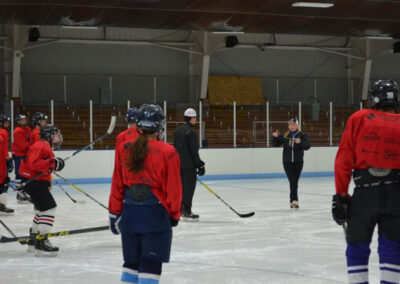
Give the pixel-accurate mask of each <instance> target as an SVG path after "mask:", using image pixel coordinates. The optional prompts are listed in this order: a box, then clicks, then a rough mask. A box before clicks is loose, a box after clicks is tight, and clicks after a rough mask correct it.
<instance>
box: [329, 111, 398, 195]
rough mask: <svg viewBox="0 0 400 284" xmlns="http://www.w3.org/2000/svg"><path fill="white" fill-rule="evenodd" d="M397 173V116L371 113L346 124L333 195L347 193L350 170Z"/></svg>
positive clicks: (337, 156) (337, 163) (356, 116)
mask: <svg viewBox="0 0 400 284" xmlns="http://www.w3.org/2000/svg"><path fill="white" fill-rule="evenodd" d="M372 167H373V168H381V169H400V115H399V114H392V113H388V112H384V111H377V110H374V109H363V110H359V111H357V112H356V113H354V114H353V115H352V116H351V117H350V118H349V120H348V121H347V124H346V128H345V130H344V132H343V136H342V140H341V141H340V145H339V150H338V152H337V155H336V160H335V183H336V193H338V194H344V193H348V187H349V183H350V178H351V174H352V170H353V169H368V168H372Z"/></svg>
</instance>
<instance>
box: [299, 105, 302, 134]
mask: <svg viewBox="0 0 400 284" xmlns="http://www.w3.org/2000/svg"><path fill="white" fill-rule="evenodd" d="M301 124H302V121H301V102H299V130H300V131H301Z"/></svg>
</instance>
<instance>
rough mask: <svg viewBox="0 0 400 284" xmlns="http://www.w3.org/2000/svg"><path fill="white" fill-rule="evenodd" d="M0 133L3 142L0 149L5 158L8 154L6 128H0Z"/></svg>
mask: <svg viewBox="0 0 400 284" xmlns="http://www.w3.org/2000/svg"><path fill="white" fill-rule="evenodd" d="M0 135H1V136H2V137H3V139H4V144H3V146H2V147H1V149H2V150H3V155H4V158H5V159H7V158H8V156H9V154H8V131H7V129H4V128H0Z"/></svg>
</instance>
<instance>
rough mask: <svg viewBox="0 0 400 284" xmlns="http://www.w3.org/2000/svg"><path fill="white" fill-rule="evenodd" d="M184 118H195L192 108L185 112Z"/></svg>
mask: <svg viewBox="0 0 400 284" xmlns="http://www.w3.org/2000/svg"><path fill="white" fill-rule="evenodd" d="M184 116H186V117H197V114H196V111H195V110H194V109H192V108H188V109H187V110H185V113H184Z"/></svg>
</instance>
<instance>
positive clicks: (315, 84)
mask: <svg viewBox="0 0 400 284" xmlns="http://www.w3.org/2000/svg"><path fill="white" fill-rule="evenodd" d="M317 90H318V88H317V79H314V98H315V99H316V98H317V97H318V92H317Z"/></svg>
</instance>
